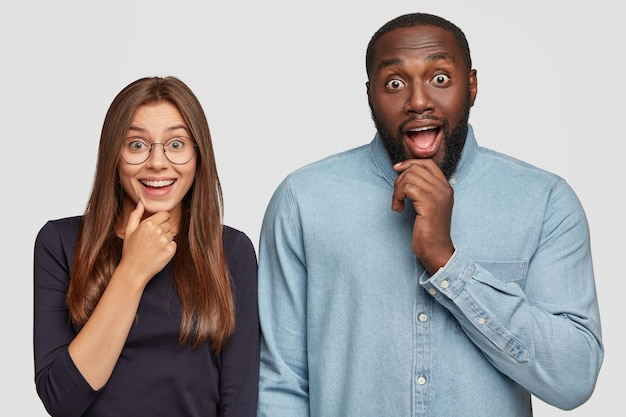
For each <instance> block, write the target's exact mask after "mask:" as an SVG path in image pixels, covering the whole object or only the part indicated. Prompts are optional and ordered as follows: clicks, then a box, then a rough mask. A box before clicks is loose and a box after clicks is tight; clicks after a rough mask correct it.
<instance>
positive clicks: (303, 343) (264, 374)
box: [258, 13, 603, 417]
mask: <svg viewBox="0 0 626 417" xmlns="http://www.w3.org/2000/svg"><path fill="white" fill-rule="evenodd" d="M366 66H367V74H368V82H367V96H368V100H369V104H370V108H371V111H372V117H373V119H374V122H375V125H376V129H377V134H376V136H375V137H374V139H373V140H372V141H371V143H369V144H367V145H365V146H362V147H359V148H356V149H352V150H349V151H347V152H344V153H340V154H338V155H335V156H331V157H329V158H326V159H324V160H322V161H319V162H317V163H313V164H311V165H309V166H307V167H304V168H302V169H300V170H298V171H296V172H294V173H292V174H291V175H289V176H288V177H287V178H286V179H285V180H284V181H283V183H282V184H281V185H280V186H279V187H278V189H277V190H276V192H275V194H274V196H273V197H272V200H271V202H270V204H269V206H268V209H267V212H266V216H265V219H264V222H263V228H262V233H261V241H260V248H259V309H260V320H261V327H262V336H263V339H262V347H261V361H262V363H261V373H260V378H261V382H260V393H259V406H258V415H259V416H260V417H281V416H285V417H287V416H289V417H295V416H312V417H347V416H358V417H381V416H391V417H397V416H433V417H452V416H454V417H464V416H467V417H504V416H506V417H511V416H531V415H532V406H531V395H535V396H536V397H538V398H541V399H542V400H543V401H545V402H547V403H549V404H552V405H554V406H556V407H559V408H562V409H572V408H575V407H577V406H579V405H581V404H582V403H584V402H585V401H586V400H587V399H588V398H589V397H590V395H591V393H592V392H593V389H594V387H595V383H596V379H597V376H598V372H599V370H600V366H601V363H602V359H603V346H602V342H601V330H600V317H599V312H598V305H597V298H596V291H595V283H594V275H593V267H592V260H591V253H590V242H589V233H588V224H587V222H586V218H585V214H584V212H583V209H582V207H581V205H580V203H579V200H578V199H577V197H576V195H575V194H574V192H573V191H572V189H571V188H570V187H569V185H568V184H567V183H566V182H565V181H564V180H563V179H561V178H560V177H558V176H556V175H554V174H551V173H548V172H545V171H543V170H540V169H538V168H536V167H533V166H530V165H528V164H525V163H523V162H520V161H517V160H515V159H513V158H511V157H508V156H505V155H502V154H499V153H496V152H494V151H491V150H488V149H485V148H481V147H478V145H477V142H476V139H475V136H474V132H473V130H472V127H471V126H470V125H469V124H468V119H469V112H470V108H471V107H472V105H473V104H474V100H475V98H476V93H477V90H478V84H477V74H476V71H475V70H474V69H472V63H471V58H470V52H469V47H468V44H467V41H466V39H465V35H464V34H463V32H462V31H461V30H460V29H459V28H457V27H456V26H455V25H453V24H452V23H450V22H448V21H446V20H444V19H442V18H440V17H437V16H432V15H428V14H419V13H418V14H410V15H405V16H400V17H398V18H396V19H394V20H392V21H390V22H388V23H387V24H385V25H384V26H383V27H381V28H380V29H379V30H378V32H377V33H376V34H374V36H373V37H372V39H371V41H370V43H369V45H368V48H367V54H366Z"/></svg>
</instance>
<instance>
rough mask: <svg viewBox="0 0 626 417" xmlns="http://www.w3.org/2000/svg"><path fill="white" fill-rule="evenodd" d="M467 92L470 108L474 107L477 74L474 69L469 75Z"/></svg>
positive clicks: (476, 91) (476, 92)
mask: <svg viewBox="0 0 626 417" xmlns="http://www.w3.org/2000/svg"><path fill="white" fill-rule="evenodd" d="M469 92H470V107H471V106H473V105H474V101H476V95H477V94H478V73H477V71H476V70H475V69H473V70H471V71H470V73H469Z"/></svg>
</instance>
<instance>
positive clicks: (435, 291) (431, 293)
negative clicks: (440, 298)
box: [428, 288, 437, 295]
mask: <svg viewBox="0 0 626 417" xmlns="http://www.w3.org/2000/svg"><path fill="white" fill-rule="evenodd" d="M428 292H429V293H430V295H435V294H437V290H436V289H434V288H429V289H428Z"/></svg>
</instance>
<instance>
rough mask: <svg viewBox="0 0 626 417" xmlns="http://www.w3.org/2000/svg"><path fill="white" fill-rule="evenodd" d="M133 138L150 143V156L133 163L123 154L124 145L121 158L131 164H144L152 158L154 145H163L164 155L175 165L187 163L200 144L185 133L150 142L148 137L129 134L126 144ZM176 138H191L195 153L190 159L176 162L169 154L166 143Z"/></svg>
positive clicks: (125, 139)
mask: <svg viewBox="0 0 626 417" xmlns="http://www.w3.org/2000/svg"><path fill="white" fill-rule="evenodd" d="M133 138H136V139H139V140H141V141H142V142H145V143H149V144H150V149H148V156H146V159H144V160H143V161H141V162H135V163H133V162H128V161H127V160H126V158H124V155H123V150H124V147H122V150H121V151H120V158H122V159H123V160H124V162H126V163H127V164H129V165H141V164H144V163H145V162H146V161H147V160H148V159H150V156H152V147H153V146H154V145H161V147H162V149H163V156H165V159H167V160H168V161H169V162H170V163H172V164H174V165H185V164H186V163H188V162H189V161H191V160H192V159H193V157H194V155H195V154H196V149H197V148H198V144H197V143H196V142H195V141H194V140H193V139H192V138H190V137H188V136H183V135H176V136H172V137H171V138H169V139H167V140H166V141H165V142H150V141H149V140H148V139H146V138H142V137H141V136H129V137H126V138H124V145H125V144H126V141H127V140H128V139H133ZM176 138H182V139H187V140H189V141H190V142H191V146H193V153H192V154H191V157H189V159H188V160H186V161H185V162H174V161H172V160H171V159H170V158H169V157H168V156H167V151H166V150H165V144H167V143H168V142H169V141H171V140H172V139H176Z"/></svg>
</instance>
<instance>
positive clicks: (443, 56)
mask: <svg viewBox="0 0 626 417" xmlns="http://www.w3.org/2000/svg"><path fill="white" fill-rule="evenodd" d="M441 60H444V61H452V60H453V58H452V55H450V54H449V53H447V52H435V53H432V54H430V55H427V56H426V59H425V61H426V62H434V61H441ZM402 62H403V61H402V60H401V59H400V58H392V59H383V60H382V61H381V62H380V64H379V65H378V70H379V71H380V70H382V69H384V68H387V67H391V66H394V65H401V64H402Z"/></svg>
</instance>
